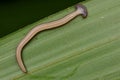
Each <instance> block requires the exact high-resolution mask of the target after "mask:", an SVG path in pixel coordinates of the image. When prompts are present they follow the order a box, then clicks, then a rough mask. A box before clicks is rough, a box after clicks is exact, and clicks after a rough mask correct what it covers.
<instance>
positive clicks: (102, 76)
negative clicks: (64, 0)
mask: <svg viewBox="0 0 120 80" xmlns="http://www.w3.org/2000/svg"><path fill="white" fill-rule="evenodd" d="M83 4H84V5H85V6H87V8H88V12H89V16H88V18H86V19H82V18H81V16H79V17H76V18H75V19H74V20H72V21H71V22H69V23H68V24H66V25H64V26H62V27H60V28H56V29H52V30H47V31H44V32H40V33H39V34H38V35H36V36H35V37H34V38H33V39H32V40H31V41H30V43H29V44H28V45H26V47H25V48H24V49H23V60H24V63H25V64H26V67H27V69H28V73H27V74H25V73H23V72H22V71H21V70H20V69H19V67H18V64H17V62H16V58H15V50H16V47H17V45H18V43H19V42H20V41H21V39H22V38H24V37H25V35H26V34H27V33H28V32H29V30H30V29H32V28H33V27H35V26H36V25H38V24H41V23H45V22H49V21H53V20H57V19H59V18H62V17H63V16H65V15H66V14H68V13H70V12H72V11H74V7H70V8H67V9H65V10H63V11H60V12H58V13H56V14H53V15H51V16H49V17H46V18H44V19H42V20H40V21H38V22H36V23H33V24H31V25H28V26H26V27H25V28H23V29H20V30H18V31H16V32H14V33H12V34H10V35H8V36H6V37H3V38H1V39H0V72H1V73H0V79H1V80H9V79H10V80H119V79H120V62H119V61H120V18H119V13H120V9H119V7H120V0H104V1H101V0H88V1H86V2H84V3H83Z"/></svg>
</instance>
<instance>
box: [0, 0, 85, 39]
mask: <svg viewBox="0 0 120 80" xmlns="http://www.w3.org/2000/svg"><path fill="white" fill-rule="evenodd" d="M80 1H84V0H0V38H1V37H3V36H5V35H7V34H9V33H11V32H13V31H16V30H17V29H20V28H22V27H24V26H25V25H28V24H31V23H33V22H35V21H37V20H40V19H41V18H44V17H46V16H49V15H51V14H53V13H55V12H58V11H60V10H63V9H65V8H67V7H69V6H72V5H74V4H76V3H78V2H80Z"/></svg>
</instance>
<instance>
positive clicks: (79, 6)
mask: <svg viewBox="0 0 120 80" xmlns="http://www.w3.org/2000/svg"><path fill="white" fill-rule="evenodd" d="M78 15H81V16H82V17H83V18H86V17H87V15H88V12H87V8H86V7H85V6H84V5H82V4H77V5H76V10H75V11H74V12H72V13H70V14H68V15H66V16H65V17H63V18H61V19H59V20H56V21H53V22H49V23H44V24H41V25H38V26H36V27H35V28H33V29H32V30H31V31H30V32H29V33H28V34H27V35H26V36H25V38H23V40H22V41H21V42H20V43H19V45H18V46H17V49H16V59H17V62H18V65H19V67H20V69H21V70H22V71H23V72H24V73H26V72H27V70H26V68H25V65H24V63H23V60H22V56H21V55H22V49H23V47H24V46H25V45H26V44H27V43H28V42H29V41H30V40H31V39H32V38H33V37H34V36H35V35H36V34H37V33H38V32H40V31H43V30H46V29H52V28H56V27H59V26H61V25H64V24H66V23H67V22H69V21H70V20H72V19H73V18H75V17H76V16H78Z"/></svg>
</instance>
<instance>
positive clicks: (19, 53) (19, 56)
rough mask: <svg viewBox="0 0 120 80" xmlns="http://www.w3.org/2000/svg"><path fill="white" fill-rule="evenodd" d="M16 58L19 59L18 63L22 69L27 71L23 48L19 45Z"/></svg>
mask: <svg viewBox="0 0 120 80" xmlns="http://www.w3.org/2000/svg"><path fill="white" fill-rule="evenodd" d="M16 59H17V63H18V65H19V67H20V69H21V70H22V71H23V72H24V73H27V70H26V68H25V66H24V63H23V60H22V54H21V48H20V47H19V46H18V47H17V50H16Z"/></svg>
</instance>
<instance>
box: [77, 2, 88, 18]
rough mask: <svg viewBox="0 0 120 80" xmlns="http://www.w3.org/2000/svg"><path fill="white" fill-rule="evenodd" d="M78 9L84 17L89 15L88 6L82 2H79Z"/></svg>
mask: <svg viewBox="0 0 120 80" xmlns="http://www.w3.org/2000/svg"><path fill="white" fill-rule="evenodd" d="M76 9H77V10H79V11H80V14H81V16H82V17H83V18H86V17H87V16H88V11H87V8H86V7H85V6H84V5H82V4H77V5H76Z"/></svg>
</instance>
